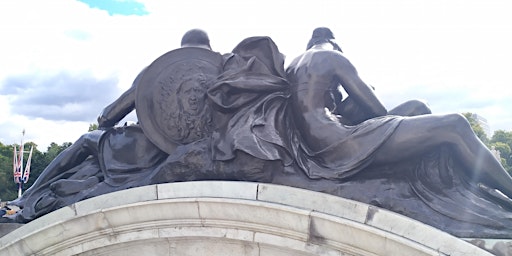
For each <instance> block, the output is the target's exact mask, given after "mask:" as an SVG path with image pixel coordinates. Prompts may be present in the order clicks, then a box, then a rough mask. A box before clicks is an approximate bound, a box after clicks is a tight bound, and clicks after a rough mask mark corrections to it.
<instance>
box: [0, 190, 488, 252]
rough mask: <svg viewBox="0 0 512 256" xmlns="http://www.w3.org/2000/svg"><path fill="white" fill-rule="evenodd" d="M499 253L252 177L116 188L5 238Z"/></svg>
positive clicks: (127, 247) (101, 244)
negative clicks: (259, 181)
mask: <svg viewBox="0 0 512 256" xmlns="http://www.w3.org/2000/svg"><path fill="white" fill-rule="evenodd" d="M32 254H34V255H120V256H121V255H122V256H130V255H235V256H236V255H251V256H252V255H254V256H256V255H329V256H330V255H336V256H341V255H407V256H409V255H436V256H438V255H452V256H455V255H492V254H491V253H489V252H487V251H485V250H483V249H481V248H479V247H477V246H475V245H473V244H471V243H469V242H467V241H465V240H463V239H459V238H456V237H454V236H451V235H449V234H447V233H445V232H442V231H440V230H437V229H435V228H432V227H430V226H427V225H424V224H423V223H421V222H418V221H415V220H412V219H410V218H406V217H404V216H402V215H399V214H396V213H392V212H389V211H386V210H382V209H379V208H377V207H373V206H370V205H366V204H363V203H359V202H355V201H351V200H347V199H343V198H339V197H335V196H331V195H327V194H322V193H318V192H312V191H308V190H303V189H297V188H291V187H285V186H278V185H269V184H259V183H248V182H222V181H219V182H217V181H204V182H184V183H170V184H162V185H151V186H146V187H140V188H133V189H129V190H124V191H120V192H116V193H110V194H106V195H103V196H99V197H95V198H92V199H89V200H85V201H82V202H78V203H76V204H73V205H71V206H68V207H65V208H62V209H60V210H57V211H55V212H52V213H50V214H47V215H45V216H43V217H41V218H39V219H36V220H34V221H32V222H30V223H29V224H26V225H24V226H22V227H20V228H18V229H16V230H14V231H12V232H11V233H9V235H7V236H3V237H2V238H0V255H1V256H4V255H6V256H7V255H32Z"/></svg>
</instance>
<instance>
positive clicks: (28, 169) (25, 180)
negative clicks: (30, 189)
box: [23, 146, 34, 183]
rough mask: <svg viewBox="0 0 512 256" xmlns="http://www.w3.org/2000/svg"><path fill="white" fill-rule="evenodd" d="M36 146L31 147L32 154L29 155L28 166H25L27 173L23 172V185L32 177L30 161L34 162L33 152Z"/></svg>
mask: <svg viewBox="0 0 512 256" xmlns="http://www.w3.org/2000/svg"><path fill="white" fill-rule="evenodd" d="M33 149H34V146H32V147H30V153H29V154H28V159H27V165H26V166H25V172H23V183H27V181H28V177H29V176H30V160H32V150H33Z"/></svg>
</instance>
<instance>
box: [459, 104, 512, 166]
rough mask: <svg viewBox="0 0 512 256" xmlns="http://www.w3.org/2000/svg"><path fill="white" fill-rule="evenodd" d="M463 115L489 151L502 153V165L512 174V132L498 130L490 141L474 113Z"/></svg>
mask: <svg viewBox="0 0 512 256" xmlns="http://www.w3.org/2000/svg"><path fill="white" fill-rule="evenodd" d="M463 115H464V116H465V117H466V119H468V121H469V124H470V125H471V128H473V131H474V132H475V134H476V136H478V138H480V140H481V141H482V142H483V143H484V144H485V145H486V146H487V147H488V148H489V149H495V150H498V151H499V152H500V158H501V159H500V160H501V164H502V165H503V167H504V168H505V169H506V170H507V171H508V172H509V173H510V174H512V150H511V149H512V131H508V132H507V131H504V130H497V131H495V132H494V134H493V135H492V137H491V139H490V140H489V138H487V135H486V134H485V132H484V130H483V129H482V127H481V126H480V124H478V122H477V121H476V120H475V119H474V118H473V115H472V113H464V114H463Z"/></svg>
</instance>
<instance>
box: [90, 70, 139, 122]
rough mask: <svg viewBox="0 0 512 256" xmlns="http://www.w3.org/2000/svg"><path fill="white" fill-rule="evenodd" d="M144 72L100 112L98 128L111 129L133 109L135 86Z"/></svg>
mask: <svg viewBox="0 0 512 256" xmlns="http://www.w3.org/2000/svg"><path fill="white" fill-rule="evenodd" d="M144 70H145V69H144ZM144 70H142V71H141V72H140V73H139V74H138V75H137V77H136V78H135V80H134V81H133V84H132V87H130V89H128V90H127V91H126V92H124V93H123V94H121V96H119V98H117V100H115V101H114V102H112V103H110V105H108V106H106V107H105V108H104V109H103V111H101V113H100V115H99V116H98V127H99V128H108V127H113V126H114V125H116V124H117V123H118V122H119V121H121V119H123V118H124V117H125V116H126V115H128V114H129V113H130V112H132V111H133V110H134V109H135V92H136V90H137V85H138V83H139V81H140V79H141V78H142V75H143V74H144Z"/></svg>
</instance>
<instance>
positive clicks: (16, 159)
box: [13, 145, 23, 183]
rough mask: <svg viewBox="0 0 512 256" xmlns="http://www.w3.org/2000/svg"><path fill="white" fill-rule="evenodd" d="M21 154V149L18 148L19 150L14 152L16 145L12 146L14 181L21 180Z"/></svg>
mask: <svg viewBox="0 0 512 256" xmlns="http://www.w3.org/2000/svg"><path fill="white" fill-rule="evenodd" d="M22 154H23V149H22V148H20V152H19V154H18V152H16V145H15V146H14V154H13V174H14V183H20V182H21V170H22V169H21V165H22V161H23V159H22V158H21V157H22Z"/></svg>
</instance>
